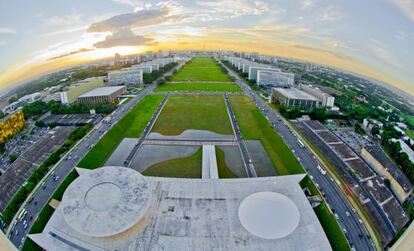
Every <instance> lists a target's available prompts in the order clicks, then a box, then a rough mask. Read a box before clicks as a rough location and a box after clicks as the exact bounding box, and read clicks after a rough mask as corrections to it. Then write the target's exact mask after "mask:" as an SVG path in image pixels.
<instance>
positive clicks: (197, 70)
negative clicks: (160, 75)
mask: <svg viewBox="0 0 414 251" xmlns="http://www.w3.org/2000/svg"><path fill="white" fill-rule="evenodd" d="M171 81H223V82H224V81H231V79H230V77H229V75H227V73H225V72H223V70H222V69H221V68H220V67H219V65H218V64H217V62H215V61H214V60H213V59H212V58H193V59H192V60H191V61H190V62H188V63H187V64H186V65H184V66H183V67H182V68H181V69H180V70H179V71H178V72H177V73H176V74H175V75H174V76H173V77H172V78H171Z"/></svg>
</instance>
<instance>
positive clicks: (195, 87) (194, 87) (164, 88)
mask: <svg viewBox="0 0 414 251" xmlns="http://www.w3.org/2000/svg"><path fill="white" fill-rule="evenodd" d="M154 91H155V92H174V91H192V92H203V91H208V92H213V91H217V92H241V91H242V90H241V88H240V86H238V85H236V84H220V83H191V84H187V83H174V84H173V83H167V84H163V85H160V86H158V87H157V88H155V90H154Z"/></svg>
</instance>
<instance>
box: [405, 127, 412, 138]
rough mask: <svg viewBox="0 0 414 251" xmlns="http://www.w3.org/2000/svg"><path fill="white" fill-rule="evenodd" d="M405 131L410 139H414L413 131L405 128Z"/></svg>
mask: <svg viewBox="0 0 414 251" xmlns="http://www.w3.org/2000/svg"><path fill="white" fill-rule="evenodd" d="M405 133H406V134H407V135H408V137H410V138H411V139H412V140H414V131H412V130H410V129H405Z"/></svg>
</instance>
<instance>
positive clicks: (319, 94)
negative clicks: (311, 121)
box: [299, 84, 335, 108]
mask: <svg viewBox="0 0 414 251" xmlns="http://www.w3.org/2000/svg"><path fill="white" fill-rule="evenodd" d="M299 89H301V90H302V91H304V92H306V93H309V94H311V95H312V96H314V97H316V98H317V99H319V103H320V104H319V106H324V107H329V108H330V107H333V106H334V102H335V97H333V96H331V95H329V94H327V93H325V92H323V91H321V90H320V89H319V88H317V87H315V86H312V85H304V84H300V85H299Z"/></svg>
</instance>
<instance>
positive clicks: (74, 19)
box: [42, 12, 82, 27]
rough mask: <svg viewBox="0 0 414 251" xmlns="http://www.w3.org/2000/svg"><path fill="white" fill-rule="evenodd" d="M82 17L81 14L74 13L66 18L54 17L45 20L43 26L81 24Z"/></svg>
mask: <svg viewBox="0 0 414 251" xmlns="http://www.w3.org/2000/svg"><path fill="white" fill-rule="evenodd" d="M81 19H82V15H81V14H79V13H75V12H72V13H71V14H68V15H65V16H53V17H48V18H45V19H44V20H43V24H42V26H44V27H50V26H71V25H74V24H78V23H80V22H81Z"/></svg>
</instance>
